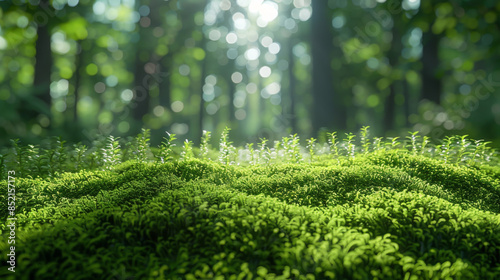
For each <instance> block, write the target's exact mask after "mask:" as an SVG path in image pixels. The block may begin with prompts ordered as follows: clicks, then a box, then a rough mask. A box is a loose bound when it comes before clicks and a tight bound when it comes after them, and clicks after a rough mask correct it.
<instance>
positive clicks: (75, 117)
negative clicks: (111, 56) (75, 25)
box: [73, 41, 83, 123]
mask: <svg viewBox="0 0 500 280" xmlns="http://www.w3.org/2000/svg"><path fill="white" fill-rule="evenodd" d="M77 48H78V53H77V54H76V58H75V76H74V79H75V84H74V85H75V92H74V94H73V96H74V98H75V102H74V104H73V122H75V123H77V122H78V97H79V95H78V93H79V89H80V84H81V74H80V68H81V66H82V64H83V48H82V42H81V41H78V42H77Z"/></svg>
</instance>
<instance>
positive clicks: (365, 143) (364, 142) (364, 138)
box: [360, 126, 370, 154]
mask: <svg viewBox="0 0 500 280" xmlns="http://www.w3.org/2000/svg"><path fill="white" fill-rule="evenodd" d="M369 128H370V127H369V126H363V127H362V128H361V131H360V132H361V147H362V148H363V153H365V154H366V153H368V150H369V147H370V140H369V138H368V129H369Z"/></svg>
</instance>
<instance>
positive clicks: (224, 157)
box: [219, 126, 234, 165]
mask: <svg viewBox="0 0 500 280" xmlns="http://www.w3.org/2000/svg"><path fill="white" fill-rule="evenodd" d="M230 130H231V129H230V128H229V127H227V126H226V127H225V128H224V130H223V131H222V134H221V137H220V141H219V162H220V163H222V164H226V165H229V164H230V163H231V153H232V150H233V149H234V148H233V146H232V143H233V142H230V141H229V137H228V136H229V131H230Z"/></svg>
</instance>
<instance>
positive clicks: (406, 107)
mask: <svg viewBox="0 0 500 280" xmlns="http://www.w3.org/2000/svg"><path fill="white" fill-rule="evenodd" d="M403 96H404V99H405V100H404V103H403V106H404V108H403V109H404V118H405V122H404V125H405V127H409V126H410V121H409V119H408V118H409V117H410V87H409V86H408V81H407V80H406V78H405V79H404V80H403Z"/></svg>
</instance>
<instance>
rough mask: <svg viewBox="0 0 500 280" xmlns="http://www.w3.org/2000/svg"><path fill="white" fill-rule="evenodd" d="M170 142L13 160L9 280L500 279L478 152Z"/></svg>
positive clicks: (488, 160) (497, 223)
mask: <svg viewBox="0 0 500 280" xmlns="http://www.w3.org/2000/svg"><path fill="white" fill-rule="evenodd" d="M226 132H227V131H226ZM205 136H207V135H205ZM223 136H224V135H223ZM226 136H227V134H226ZM362 136H363V135H362ZM141 137H142V138H141ZM208 137H209V136H208ZM413 137H415V134H413ZM141 139H142V140H141ZM173 139H174V138H173V137H171V138H170V139H168V138H167V139H166V141H165V142H164V143H163V144H162V146H161V147H159V148H158V149H153V150H151V149H147V150H144V149H145V148H146V144H147V142H148V141H149V139H148V137H147V133H143V134H142V135H139V136H138V137H137V138H136V139H135V140H134V141H135V142H134V141H133V142H132V143H133V145H134V147H128V150H126V149H124V148H123V149H120V144H119V142H118V141H117V140H116V139H111V140H110V139H109V138H108V139H105V140H104V142H103V144H102V145H103V146H104V148H102V149H101V150H99V149H95V150H92V149H88V150H87V149H86V147H85V148H84V150H85V151H84V153H81V155H80V156H81V157H82V158H81V161H78V160H76V159H75V157H76V156H77V155H78V149H77V148H73V149H71V151H70V149H69V148H66V150H64V143H63V142H61V141H60V139H59V141H60V142H59V144H61V147H62V149H60V150H59V152H58V148H57V145H55V146H52V147H51V148H47V150H45V151H43V152H42V148H41V147H40V148H39V149H40V150H36V149H37V147H34V146H33V147H29V146H28V147H26V148H19V147H17V148H15V147H14V148H13V150H12V151H11V152H9V153H5V154H4V157H3V158H4V159H5V161H4V162H2V164H3V168H4V171H3V172H4V173H5V174H7V172H8V171H9V170H13V171H15V170H17V174H19V175H16V176H12V178H10V179H11V180H10V181H11V183H12V184H11V186H10V187H12V186H14V187H15V196H16V200H15V218H16V220H15V224H16V232H15V259H16V266H15V271H16V272H15V273H13V272H11V271H9V270H7V268H8V267H9V264H8V263H7V262H6V261H7V260H8V259H7V257H8V256H7V255H6V254H7V253H8V252H9V248H10V246H12V244H9V243H8V240H9V238H8V237H9V234H10V229H9V227H8V223H7V222H6V223H3V224H2V227H1V235H2V238H1V240H0V251H1V252H2V256H3V257H2V269H1V271H0V277H1V278H2V279H500V168H499V167H498V154H496V153H494V152H491V151H490V153H489V154H488V156H486V155H487V153H485V151H487V150H488V149H486V148H485V146H484V145H483V146H481V142H477V141H476V142H473V141H472V140H468V142H464V143H466V144H467V143H468V144H470V145H466V144H463V143H462V144H460V139H464V138H460V137H454V138H453V141H448V142H447V141H442V142H441V143H440V144H439V145H434V146H432V147H430V144H428V143H426V142H425V140H427V139H425V138H424V139H420V140H419V139H415V138H413V142H412V137H411V136H410V137H409V138H408V141H406V142H401V143H397V141H396V140H395V139H392V141H389V140H386V141H385V142H384V140H381V139H379V140H378V142H377V139H369V141H368V140H367V139H366V135H365V138H364V139H363V137H361V139H360V140H358V142H354V138H351V139H349V136H347V137H346V139H344V141H337V142H335V140H336V138H335V134H330V135H329V144H327V143H325V144H324V145H320V144H316V145H313V144H314V141H313V140H311V139H310V140H308V141H307V143H308V146H307V147H301V146H300V145H299V139H298V137H296V136H290V137H288V138H284V139H283V140H282V141H281V142H277V143H274V145H273V147H272V148H271V147H269V145H268V146H266V142H265V141H262V142H261V143H260V144H258V147H256V148H255V149H253V146H252V145H247V146H246V147H244V148H239V149H236V148H234V147H233V146H232V145H231V143H230V142H228V138H227V137H226V139H224V138H223V137H221V142H220V143H219V144H220V146H219V151H214V150H211V149H208V147H207V146H203V143H205V144H206V143H207V141H205V142H204V141H202V146H201V147H200V149H198V148H195V149H193V148H192V147H191V144H190V143H189V142H186V143H187V144H186V143H184V146H183V147H182V148H180V147H173V144H172V143H173V142H172V141H170V140H173ZM205 140H207V139H205ZM417 140H419V141H417ZM422 140H424V141H422ZM140 141H143V143H142V144H144V145H143V146H142V148H140V147H141V143H140ZM56 142H57V141H56ZM114 142H116V143H115V145H114V148H113V143H114ZM106 143H107V144H108V146H106ZM367 143H368V144H367ZM474 143H476V144H477V145H475V148H473V146H474V145H473V144H474ZM399 144H401V145H399ZM447 145H448V146H447ZM121 146H124V145H121ZM426 146H427V147H428V148H426ZM75 147H76V146H75ZM137 147H139V148H137ZM429 147H430V148H429ZM481 147H482V148H481ZM205 148H206V149H205ZM176 149H177V150H176ZM34 150H35V152H34ZM51 150H52V152H51ZM30 153H31V156H32V158H28V156H29V155H30ZM51 153H53V158H52V159H51V158H49V157H47V156H46V155H47V154H51ZM58 153H59V154H58ZM127 153H128V154H129V156H128V158H127V155H126V154H127ZM141 153H142V154H141ZM63 154H66V155H67V157H66V156H62V155H63ZM115 154H116V157H114V155H115ZM195 155H196V156H195ZM37 156H38V158H37ZM23 157H24V158H23ZM59 157H60V158H62V159H63V160H58V158H59ZM134 158H135V159H134ZM16 159H17V160H23V161H22V162H23V163H24V164H25V167H21V166H20V164H21V163H20V162H19V161H16ZM137 159H139V160H137ZM37 160H38V161H40V162H42V163H43V166H39V167H38V169H37V167H36V166H37ZM51 160H52V161H51ZM9 162H10V163H9ZM58 164H59V165H58ZM92 164H94V165H95V166H94V167H92V166H93V165H92ZM26 165H29V166H28V167H26ZM30 170H31V172H32V174H35V173H36V176H35V175H32V174H30ZM34 170H37V171H36V172H35V171H34ZM21 172H23V173H21ZM8 182H9V178H7V177H5V178H4V180H3V181H2V183H0V191H1V192H0V193H1V196H2V201H7V198H6V196H7V195H6V194H7V193H8V189H9V183H8ZM0 208H1V211H0V213H1V215H2V220H4V221H7V219H8V218H9V217H10V213H11V211H10V210H12V209H9V208H8V205H7V203H3V204H1V205H0Z"/></svg>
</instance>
